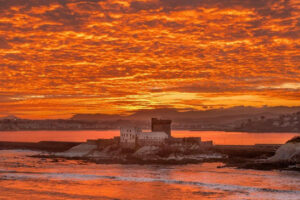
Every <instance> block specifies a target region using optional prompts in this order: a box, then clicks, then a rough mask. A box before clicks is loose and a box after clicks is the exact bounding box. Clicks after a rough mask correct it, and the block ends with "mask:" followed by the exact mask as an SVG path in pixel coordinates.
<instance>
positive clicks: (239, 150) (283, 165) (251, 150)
mask: <svg viewBox="0 0 300 200" xmlns="http://www.w3.org/2000/svg"><path fill="white" fill-rule="evenodd" d="M79 144H81V143H77V142H50V141H43V142H38V143H24V142H0V150H9V149H10V150H12V149H23V150H34V151H42V153H40V154H36V155H33V156H31V157H36V158H44V159H52V161H53V162H59V161H60V160H81V161H83V162H93V163H98V164H140V165H148V164H159V165H185V164H198V163H204V162H221V163H224V165H223V166H220V167H236V168H241V169H255V170H293V171H300V170H299V167H295V168H291V167H290V166H293V165H296V163H293V162H276V163H270V162H263V159H265V158H267V157H270V156H273V155H274V153H275V150H276V149H277V148H278V147H276V145H275V146H271V145H266V146H256V145H215V146H214V147H213V148H212V149H210V150H209V152H210V153H212V152H215V153H219V154H220V155H224V156H222V157H218V158H209V157H208V158H203V159H191V158H188V155H186V156H184V155H183V156H182V158H181V159H165V158H157V157H156V158H153V159H152V158H151V157H147V158H146V159H140V158H136V157H132V156H131V155H130V154H125V155H124V156H121V157H119V158H117V159H116V158H104V159H103V158H89V157H72V158H67V157H64V156H59V155H57V154H56V153H58V152H64V151H66V150H68V149H70V148H72V147H74V146H77V145H79Z"/></svg>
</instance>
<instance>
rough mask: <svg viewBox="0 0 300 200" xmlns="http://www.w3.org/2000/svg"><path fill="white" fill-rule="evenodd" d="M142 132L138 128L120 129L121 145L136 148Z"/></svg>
mask: <svg viewBox="0 0 300 200" xmlns="http://www.w3.org/2000/svg"><path fill="white" fill-rule="evenodd" d="M141 132H142V130H141V129H140V128H137V127H122V128H121V129H120V144H121V146H122V147H125V148H134V147H135V146H136V144H137V135H138V134H139V133H141Z"/></svg>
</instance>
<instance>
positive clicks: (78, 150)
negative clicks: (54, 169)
mask: <svg viewBox="0 0 300 200" xmlns="http://www.w3.org/2000/svg"><path fill="white" fill-rule="evenodd" d="M96 149H97V146H96V145H93V144H88V143H83V144H80V145H77V146H75V147H72V148H71V149H69V150H68V151H65V152H62V153H56V154H55V155H56V156H62V157H69V158H73V157H87V156H88V155H89V154H91V153H92V152H93V151H95V150H96Z"/></svg>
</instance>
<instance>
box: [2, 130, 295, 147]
mask: <svg viewBox="0 0 300 200" xmlns="http://www.w3.org/2000/svg"><path fill="white" fill-rule="evenodd" d="M119 134H120V132H119V131H118V130H111V131H11V132H0V141H20V142H39V141H74V142H84V141H86V140H87V139H98V138H113V137H114V136H119ZM172 135H173V136H174V137H202V140H204V141H206V140H213V142H214V144H240V145H253V144H283V143H285V142H286V141H287V140H289V139H291V138H292V137H294V136H296V135H299V134H297V133H240V132H223V131H184V130H182V131H177V130H176V131H172Z"/></svg>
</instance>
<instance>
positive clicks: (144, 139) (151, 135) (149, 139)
mask: <svg viewBox="0 0 300 200" xmlns="http://www.w3.org/2000/svg"><path fill="white" fill-rule="evenodd" d="M137 137H138V140H137V143H138V144H139V145H140V146H147V145H162V144H164V143H165V141H166V139H168V138H169V136H168V135H167V134H166V133H165V132H141V133H139V134H138V135H137Z"/></svg>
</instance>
